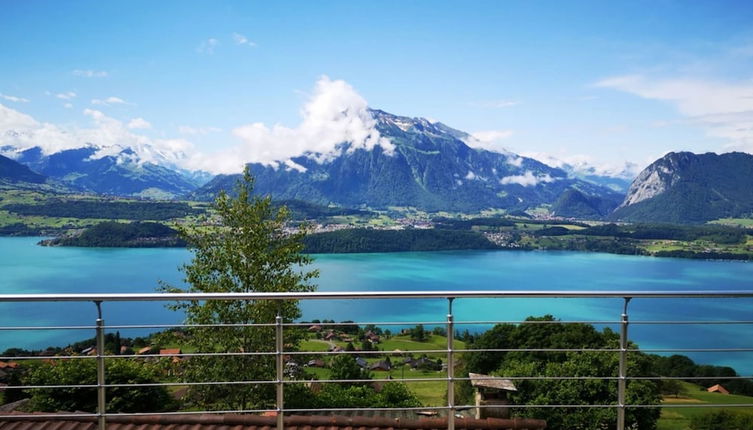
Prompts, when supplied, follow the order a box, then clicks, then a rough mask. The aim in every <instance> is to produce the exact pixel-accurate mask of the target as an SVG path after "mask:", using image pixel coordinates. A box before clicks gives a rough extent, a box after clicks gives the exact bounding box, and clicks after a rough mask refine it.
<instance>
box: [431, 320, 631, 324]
mask: <svg viewBox="0 0 753 430" xmlns="http://www.w3.org/2000/svg"><path fill="white" fill-rule="evenodd" d="M454 323H455V324H464V325H490V324H512V325H520V324H599V325H607V324H609V325H619V324H622V322H621V321H564V320H552V321H549V320H545V321H525V320H522V321H521V320H511V321H505V320H500V321H496V320H489V321H473V320H471V321H456V322H454ZM444 324H445V325H447V321H445V322H444Z"/></svg>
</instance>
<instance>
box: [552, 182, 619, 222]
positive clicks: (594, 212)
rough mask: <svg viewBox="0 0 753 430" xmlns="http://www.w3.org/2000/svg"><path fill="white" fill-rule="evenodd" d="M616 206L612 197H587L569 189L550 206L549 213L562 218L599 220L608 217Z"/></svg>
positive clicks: (616, 202) (617, 202) (615, 201)
mask: <svg viewBox="0 0 753 430" xmlns="http://www.w3.org/2000/svg"><path fill="white" fill-rule="evenodd" d="M615 197H616V196H615ZM617 204H619V201H617V200H615V198H613V197H612V196H605V197H599V196H588V195H585V194H583V193H581V192H580V191H578V190H576V189H572V188H571V189H568V190H565V192H564V193H562V195H560V197H559V198H558V199H557V201H555V202H554V204H552V207H551V212H552V214H553V215H555V216H559V217H563V218H579V219H600V218H603V217H605V216H607V215H609V213H610V212H611V211H612V210H613V209H614V207H615V206H616V205H617Z"/></svg>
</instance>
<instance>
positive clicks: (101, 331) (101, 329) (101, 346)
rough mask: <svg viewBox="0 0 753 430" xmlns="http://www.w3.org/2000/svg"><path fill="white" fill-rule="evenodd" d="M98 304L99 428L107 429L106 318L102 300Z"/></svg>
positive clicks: (100, 429) (101, 429) (96, 303)
mask: <svg viewBox="0 0 753 430" xmlns="http://www.w3.org/2000/svg"><path fill="white" fill-rule="evenodd" d="M94 304H95V305H97V329H96V343H97V345H96V349H97V427H98V429H99V430H106V427H107V422H106V419H105V414H106V413H107V403H106V399H105V358H104V354H105V320H104V319H102V302H101V301H96V302H94Z"/></svg>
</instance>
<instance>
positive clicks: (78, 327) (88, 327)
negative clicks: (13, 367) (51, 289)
mask: <svg viewBox="0 0 753 430" xmlns="http://www.w3.org/2000/svg"><path fill="white" fill-rule="evenodd" d="M96 328H97V326H94V325H69V326H65V325H57V326H7V327H0V331H6V330H94V329H96Z"/></svg>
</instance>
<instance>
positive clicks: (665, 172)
mask: <svg viewBox="0 0 753 430" xmlns="http://www.w3.org/2000/svg"><path fill="white" fill-rule="evenodd" d="M745 216H748V217H750V216H753V155H751V154H748V153H743V152H729V153H724V154H716V153H713V152H708V153H705V154H694V153H692V152H670V153H668V154H666V155H665V156H663V157H662V158H660V159H658V160H656V161H654V162H653V163H651V165H649V166H648V167H646V169H644V170H643V171H642V172H641V173H640V174H639V175H638V177H637V178H636V179H635V181H633V183H632V184H631V186H630V188H629V189H628V193H627V195H626V196H625V200H624V201H623V202H622V204H620V206H619V207H618V208H617V209H616V210H615V212H614V213H612V215H611V216H610V218H612V219H615V220H622V221H650V222H673V223H703V222H707V221H711V220H715V219H719V218H736V217H745Z"/></svg>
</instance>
